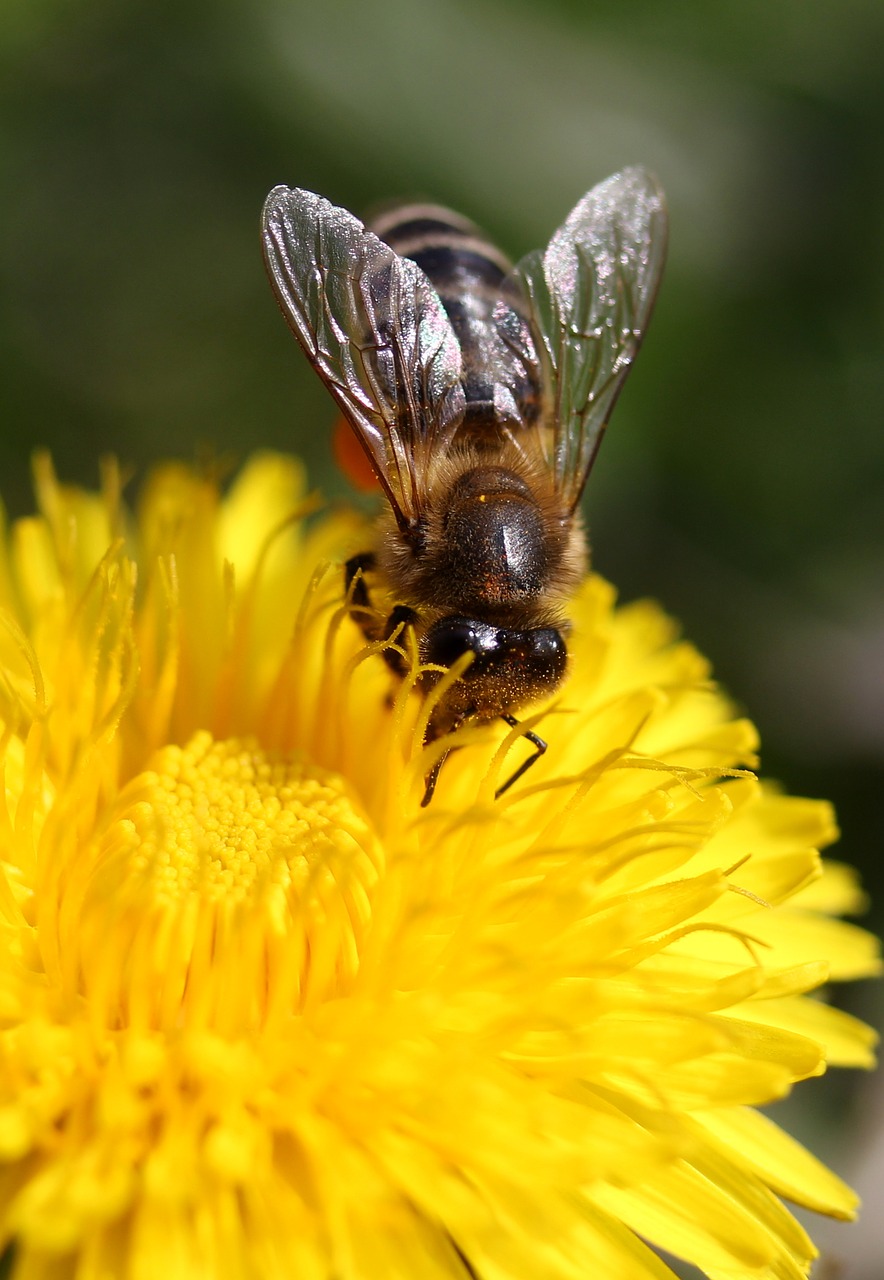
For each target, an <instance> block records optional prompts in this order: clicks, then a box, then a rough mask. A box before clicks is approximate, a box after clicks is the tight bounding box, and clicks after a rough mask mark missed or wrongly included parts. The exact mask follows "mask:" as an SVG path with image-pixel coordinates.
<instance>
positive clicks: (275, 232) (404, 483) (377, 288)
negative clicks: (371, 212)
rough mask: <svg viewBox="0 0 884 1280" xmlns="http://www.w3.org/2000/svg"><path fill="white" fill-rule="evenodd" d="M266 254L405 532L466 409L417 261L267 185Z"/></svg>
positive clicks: (285, 303) (319, 202) (456, 367)
mask: <svg viewBox="0 0 884 1280" xmlns="http://www.w3.org/2000/svg"><path fill="white" fill-rule="evenodd" d="M262 241H263V247H264V259H265V262H266V264H267V271H268V274H269V276H270V281H271V284H272V285H273V289H274V291H275V293H276V297H277V300H278V302H279V304H280V306H281V308H282V311H283V314H284V315H285V317H286V320H287V321H288V323H289V325H290V327H291V329H292V330H293V332H294V334H295V336H296V338H297V339H298V341H299V342H300V344H301V346H302V347H303V348H304V351H305V353H306V355H307V358H308V359H309V360H310V362H311V364H312V365H313V367H314V368H315V369H316V371H317V373H318V374H319V376H320V377H321V378H322V380H323V382H324V383H325V384H326V386H327V387H328V389H329V391H330V392H331V394H332V395H333V396H334V398H335V400H336V401H337V402H338V404H339V406H340V408H341V410H342V411H343V413H344V416H345V417H346V418H347V420H348V422H349V424H350V426H351V427H352V428H353V431H354V432H355V434H356V437H357V439H358V440H359V443H360V444H361V446H362V448H363V449H364V450H365V453H366V454H367V456H368V459H369V462H370V463H371V465H372V467H373V468H374V471H375V473H376V474H377V477H378V480H379V481H380V483H381V485H382V487H383V488H384V490H385V491H386V494H387V497H388V498H389V500H390V503H391V505H392V507H393V511H394V513H395V515H396V519H397V521H398V522H399V526H400V528H402V529H403V531H406V530H408V529H413V528H414V526H415V525H416V524H417V523H418V521H419V518H420V512H421V477H422V476H423V475H424V474H425V470H426V462H427V456H428V455H429V453H431V452H434V451H436V450H439V449H444V448H445V447H446V445H447V444H448V443H449V442H450V440H451V439H452V438H453V436H454V434H455V432H456V431H457V427H458V425H459V423H460V420H461V418H462V417H463V411H464V393H463V387H462V385H461V380H460V379H461V352H460V346H459V344H458V342H457V339H456V337H455V335H454V331H453V330H452V328H451V324H450V323H449V320H448V317H447V315H446V314H445V311H444V309H443V307H442V303H441V302H440V300H439V297H438V294H437V293H436V292H435V290H434V289H433V287H432V286H431V284H430V282H429V281H428V280H427V278H426V276H425V275H424V273H423V272H422V271H421V269H420V268H419V267H418V266H417V265H416V264H415V263H414V262H412V261H410V259H407V258H400V257H399V256H398V255H397V254H396V253H394V252H393V250H392V249H390V248H389V247H388V246H387V245H385V244H384V243H383V242H382V241H381V240H379V239H378V238H377V236H375V235H372V233H371V232H370V231H366V229H365V227H364V226H363V225H362V223H361V222H359V221H358V219H356V218H354V217H353V215H352V214H350V213H348V212H347V211H346V209H339V208H337V207H336V206H335V205H333V204H330V203H329V201H328V200H325V199H323V198H322V197H321V196H317V195H313V193H312V192H310V191H301V190H299V189H297V188H296V189H291V190H290V189H289V188H288V187H275V188H274V189H273V191H271V192H270V195H269V196H268V197H267V200H266V203H265V205H264V212H263V215H262Z"/></svg>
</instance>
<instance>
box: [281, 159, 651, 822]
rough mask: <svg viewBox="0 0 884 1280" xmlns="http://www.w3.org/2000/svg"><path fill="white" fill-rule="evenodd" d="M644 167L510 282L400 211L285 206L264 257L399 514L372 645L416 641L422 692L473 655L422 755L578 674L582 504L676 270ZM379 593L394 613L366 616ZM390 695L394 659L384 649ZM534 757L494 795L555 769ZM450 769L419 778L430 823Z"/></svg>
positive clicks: (368, 555)
mask: <svg viewBox="0 0 884 1280" xmlns="http://www.w3.org/2000/svg"><path fill="white" fill-rule="evenodd" d="M666 237H667V217H666V206H665V200H664V197H663V193H662V191H661V189H660V187H659V186H658V184H657V182H656V179H655V178H654V177H653V176H652V175H651V174H650V173H648V172H647V171H646V170H645V169H643V168H639V167H635V168H628V169H624V170H623V171H622V172H620V173H617V174H615V175H614V176H613V177H610V178H608V179H607V180H606V181H604V182H602V183H600V184H599V185H598V186H596V187H594V188H593V189H592V190H591V191H589V192H588V193H587V194H586V195H585V196H584V197H583V199H582V200H581V201H580V202H579V203H578V204H577V206H576V207H575V208H574V210H573V211H572V212H571V214H570V215H569V216H568V218H567V219H566V221H565V222H564V223H563V225H562V226H561V227H560V228H559V230H558V231H557V232H556V233H555V235H554V236H553V238H552V240H551V241H550V243H549V246H548V247H547V249H546V250H545V251H541V250H537V251H535V252H534V253H530V254H528V256H527V257H526V258H523V259H522V261H521V262H519V263H518V265H516V266H515V267H513V266H512V265H511V264H510V263H509V261H508V260H507V259H506V258H505V257H504V255H503V254H502V253H501V252H500V251H499V250H498V249H496V248H495V247H494V246H493V245H492V244H490V243H489V242H488V241H487V240H486V239H485V238H484V237H483V235H482V234H481V232H480V231H479V230H478V229H477V228H476V227H475V226H474V225H473V224H472V223H471V222H469V221H468V220H467V219H465V218H462V217H460V216H459V215H458V214H455V213H452V212H451V211H450V210H447V209H443V208H439V207H437V206H435V205H423V204H420V205H405V206H400V207H396V208H394V209H392V210H389V211H387V212H386V213H385V214H383V215H382V216H381V217H379V218H378V219H377V220H375V221H374V222H373V223H372V224H370V225H369V226H364V225H363V224H362V223H361V222H360V221H359V220H358V219H357V218H355V217H354V216H353V215H352V214H350V213H348V212H347V211H346V210H345V209H341V208H338V207H336V206H335V205H333V204H330V203H329V201H328V200H326V199H324V198H323V197H322V196H318V195H314V194H313V193H312V192H309V191H302V190H299V189H297V188H295V189H290V188H288V187H284V186H279V187H275V188H274V190H273V191H271V193H270V195H269V196H268V198H267V201H266V203H265V205H264V212H263V219H262V240H263V249H264V257H265V262H266V265H267V271H268V275H269V277H270V282H271V284H272V286H273V289H274V291H275V294H276V298H277V301H278V302H279V305H280V307H281V309H282V312H283V314H284V316H285V318H286V320H287V321H288V324H289V326H290V327H291V329H292V330H293V332H294V334H295V337H296V338H297V339H298V341H299V343H300V344H301V346H302V347H303V349H304V352H305V353H306V355H307V358H308V360H309V361H310V363H311V364H312V365H313V367H314V369H315V370H316V371H317V373H318V374H319V376H320V377H321V378H322V380H323V382H324V383H325V385H326V386H327V388H328V390H329V391H330V392H331V394H332V396H333V398H334V399H335V400H336V401H337V404H338V406H339V407H340V409H341V411H342V413H343V415H344V418H345V420H346V422H347V423H348V424H349V427H350V428H351V429H352V432H353V434H354V436H355V440H356V441H357V442H358V444H359V445H360V446H361V448H362V450H363V451H364V453H365V455H366V457H367V459H368V462H369V463H370V466H371V468H372V470H373V472H374V474H375V476H376V477H377V480H378V481H379V483H380V486H381V488H382V489H383V492H384V494H385V496H386V500H387V501H386V505H385V509H384V510H383V512H382V514H381V516H380V518H379V521H378V525H377V531H376V537H375V540H374V546H373V548H372V549H371V550H370V551H366V552H365V553H363V554H361V555H357V556H354V557H352V559H350V560H349V561H348V562H347V564H346V566H345V585H346V589H347V598H348V601H349V602H350V611H351V615H352V617H353V619H354V621H356V622H357V624H358V625H359V626H360V628H361V629H362V632H363V634H364V635H365V637H366V639H368V640H382V641H384V640H390V641H391V642H392V641H394V640H397V639H398V638H399V636H400V634H401V633H402V632H403V630H404V629H405V628H407V627H413V628H414V634H415V637H416V640H417V645H418V653H419V656H420V660H421V664H422V665H426V666H427V667H430V668H435V670H432V669H431V670H429V671H426V672H425V673H424V675H423V676H422V677H421V681H422V688H423V691H424V693H427V692H429V690H430V689H431V688H433V687H434V685H436V684H437V683H438V681H439V680H440V679H441V677H442V674H444V670H446V669H448V668H450V667H451V666H452V664H454V663H455V662H457V661H458V659H461V658H463V657H464V655H469V658H468V659H467V663H468V665H467V666H466V669H465V670H464V671H463V672H462V674H461V676H460V678H459V679H457V680H455V681H453V682H448V687H446V688H444V689H443V691H442V692H441V696H437V700H436V701H435V704H434V706H433V708H432V711H431V713H430V715H429V717H428V721H427V727H426V733H425V739H424V741H425V745H427V744H429V743H431V742H434V741H435V740H436V739H438V738H440V737H442V736H443V735H447V734H452V733H454V731H456V730H457V729H458V728H459V727H461V726H462V725H463V724H464V723H466V722H486V721H492V720H495V719H497V718H500V719H502V720H503V721H505V722H506V724H508V725H509V726H511V727H512V728H518V727H519V726H520V722H519V721H518V720H517V719H516V715H515V713H516V712H518V711H519V710H520V709H521V708H523V707H525V706H527V705H529V704H531V703H532V702H535V701H537V700H539V699H541V698H544V697H547V696H548V695H550V694H551V693H552V692H553V691H554V690H555V689H557V688H558V687H559V685H560V684H561V683H562V681H563V679H564V677H565V674H566V669H567V665H568V655H567V645H566V641H565V636H566V634H567V630H568V624H567V621H566V616H567V614H566V611H567V604H568V599H569V597H570V596H571V595H572V593H573V591H574V588H575V587H576V585H577V582H578V581H579V579H580V577H581V576H582V574H583V573H584V571H585V568H586V564H587V550H586V541H585V536H584V532H583V526H582V522H581V519H580V515H579V511H578V506H579V502H580V497H581V494H582V492H583V488H584V485H585V483H586V479H587V476H588V475H589V471H590V468H591V467H592V465H593V462H594V460H595V456H596V453H597V450H598V447H599V444H600V442H601V438H602V434H603V432H604V430H605V427H606V425H607V422H608V419H609V417H610V415H611V411H612V409H613V408H614V404H615V402H616V400H617V397H618V395H619V394H620V390H621V388H622V386H623V382H624V380H625V378H626V375H627V373H628V372H629V370H630V368H631V367H632V363H633V360H634V359H635V355H636V352H637V351H638V349H639V346H640V344H641V341H642V337H643V335H644V332H645V330H646V328H647V324H648V321H649V319H650V315H651V311H652V308H653V304H654V299H655V296H656V292H657V287H658V283H659V280H660V275H661V272H662V268H663V261H664V257H665V252H666ZM373 575H378V576H379V577H380V578H381V579H382V580H383V582H384V583H385V584H386V587H387V588H388V591H389V593H390V596H391V598H392V599H393V600H395V601H396V602H397V603H396V605H395V607H394V608H393V609H392V612H390V614H389V616H388V617H387V618H386V619H384V618H383V615H379V614H378V613H377V612H376V611H374V610H373V609H372V608H371V596H370V590H369V586H368V582H369V580H370V579H372V577H373ZM383 652H384V657H385V659H386V661H387V663H388V665H389V666H390V667H391V669H392V670H393V671H394V672H395V673H396V674H397V675H399V676H402V675H404V674H405V673H406V670H407V663H406V660H405V658H404V656H403V651H402V649H401V646H400V647H395V646H394V644H393V643H391V644H390V645H389V646H388V647H387V648H386V649H385V650H384V651H383ZM522 736H524V737H525V738H526V739H527V740H528V741H529V742H530V744H531V745H532V746H533V748H534V751H533V753H532V754H531V755H530V756H528V757H527V758H526V759H525V760H524V761H523V763H522V764H521V765H520V766H519V767H518V768H517V769H516V771H515V772H514V773H513V774H512V775H511V776H510V777H509V778H508V779H507V781H506V782H505V783H504V784H503V786H501V787H500V788H499V790H498V792H497V795H498V796H499V795H501V794H502V793H503V792H504V791H506V790H507V789H508V788H509V787H510V786H512V784H513V783H514V782H515V781H516V780H517V779H518V778H520V777H521V776H522V775H523V774H524V773H525V771H526V770H527V769H528V768H529V767H530V766H531V765H532V764H534V762H535V761H536V760H537V759H538V758H539V757H540V756H541V755H542V754H543V753H544V752H545V751H546V749H547V743H546V742H545V741H544V740H543V739H542V738H541V737H539V735H538V734H536V733H534V732H533V730H531V729H528V728H523V731H522ZM451 749H452V748H451V747H449V749H448V750H447V751H445V752H444V753H442V754H441V755H440V757H439V758H438V759H437V761H436V763H435V765H434V766H433V768H432V769H431V770H430V771H429V773H428V774H427V776H426V779H425V791H424V797H423V804H425V805H426V804H427V803H429V801H430V799H431V797H432V795H433V791H434V789H435V786H436V781H437V779H438V776H439V772H440V770H441V768H442V765H443V763H444V761H445V759H446V757H447V755H448V754H449V753H450V750H451Z"/></svg>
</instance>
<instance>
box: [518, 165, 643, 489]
mask: <svg viewBox="0 0 884 1280" xmlns="http://www.w3.org/2000/svg"><path fill="white" fill-rule="evenodd" d="M666 233H667V219H666V204H665V200H664V197H663V192H662V191H661V189H660V187H659V186H658V184H657V181H656V179H655V178H654V177H653V176H652V175H651V174H650V173H648V172H647V171H646V170H645V169H642V168H631V169H624V170H623V172H622V173H617V174H615V175H614V176H613V177H612V178H608V179H607V180H606V181H605V182H602V183H600V184H599V185H598V186H597V187H593V189H592V191H590V192H589V193H588V194H587V195H585V196H584V197H583V199H582V200H581V201H580V203H579V204H578V205H577V207H576V208H575V209H574V210H573V211H572V213H571V214H570V215H569V217H568V219H567V221H566V222H565V223H564V225H563V226H561V227H560V228H559V230H558V231H557V232H556V234H555V235H554V236H553V238H552V240H551V241H550V244H549V247H548V248H547V250H546V252H540V251H539V250H538V251H537V252H535V253H531V254H529V255H528V256H527V257H526V258H524V259H523V260H522V261H521V262H520V263H519V264H518V265H517V266H516V267H515V268H514V269H513V273H512V278H511V282H507V287H510V288H511V287H512V285H513V284H514V285H515V286H516V287H518V288H519V289H520V290H521V292H522V294H523V296H524V298H525V299H526V301H527V305H528V315H527V321H526V325H527V330H526V328H525V326H523V329H522V334H521V337H520V336H519V335H518V334H517V333H516V331H515V330H514V329H512V328H511V329H510V333H509V335H508V340H509V341H510V343H511V345H513V346H517V347H518V348H519V349H520V350H521V352H522V355H523V359H525V360H526V362H529V361H531V360H532V359H533V360H534V362H535V364H536V365H538V366H539V368H538V381H539V383H540V386H541V388H542V402H541V412H540V419H541V422H542V423H543V424H545V425H546V426H547V427H548V430H547V431H544V432H541V433H540V438H541V440H545V441H547V442H548V443H547V447H548V450H549V453H550V456H549V457H548V459H547V461H548V463H549V465H550V467H551V469H552V471H553V475H554V477H555V483H556V489H557V490H558V492H559V493H561V494H562V496H563V498H564V499H565V501H566V503H567V504H568V506H569V508H570V509H571V510H573V509H574V507H576V505H577V503H578V502H579V501H580V495H581V493H582V492H583V486H584V484H585V483H586V477H587V475H588V474H589V470H590V467H591V466H592V463H593V460H594V458H595V455H596V452H597V450H598V447H599V444H600V443H601V438H602V433H603V432H604V429H605V427H606V425H607V422H608V419H609V417H610V416H611V411H612V409H613V408H614V404H615V402H616V400H617V396H618V395H619V394H620V389H621V387H622V386H623V382H624V380H625V378H626V375H627V373H628V372H629V369H630V367H631V365H632V362H633V360H634V359H635V355H636V352H637V351H638V349H639V346H640V345H641V340H642V337H643V335H644V332H645V329H646V328H647V324H648V320H649V319H650V315H651V310H652V308H653V305H654V298H655V296H656V293H657V286H658V284H659V281H660V274H661V272H662V269H663V261H664V258H665V255H666ZM532 345H533V348H534V352H533V355H532V352H531V350H530V348H531V346H532Z"/></svg>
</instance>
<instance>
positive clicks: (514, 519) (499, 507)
mask: <svg viewBox="0 0 884 1280" xmlns="http://www.w3.org/2000/svg"><path fill="white" fill-rule="evenodd" d="M443 543H444V551H443V555H442V558H443V559H444V562H445V579H446V581H447V582H448V583H449V584H450V587H451V590H452V603H454V602H455V601H456V600H461V601H464V602H466V601H468V600H475V599H481V600H483V601H484V602H485V603H486V604H489V605H494V604H508V603H514V602H516V601H519V600H525V599H530V598H532V597H535V596H538V595H540V594H541V593H542V592H543V590H544V589H545V587H546V585H547V582H548V579H549V576H550V571H551V568H552V564H551V560H553V559H557V554H556V553H557V551H558V548H556V547H551V546H550V540H549V533H548V527H547V522H546V521H545V520H544V518H543V513H542V512H541V510H540V507H539V506H538V504H537V502H536V500H535V499H534V497H533V496H532V494H531V491H530V489H529V488H528V486H527V484H526V483H525V482H524V480H522V478H521V477H520V476H518V475H516V474H515V473H514V472H512V471H509V470H508V469H506V468H503V467H494V466H480V467H475V468H473V469H472V470H470V471H468V472H466V473H465V474H464V475H462V476H461V477H460V478H459V480H458V481H457V483H456V484H455V485H454V486H453V488H452V491H451V494H450V502H449V507H448V512H447V515H446V519H445V522H444V528H443Z"/></svg>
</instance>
